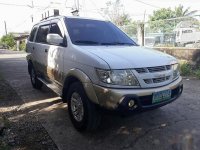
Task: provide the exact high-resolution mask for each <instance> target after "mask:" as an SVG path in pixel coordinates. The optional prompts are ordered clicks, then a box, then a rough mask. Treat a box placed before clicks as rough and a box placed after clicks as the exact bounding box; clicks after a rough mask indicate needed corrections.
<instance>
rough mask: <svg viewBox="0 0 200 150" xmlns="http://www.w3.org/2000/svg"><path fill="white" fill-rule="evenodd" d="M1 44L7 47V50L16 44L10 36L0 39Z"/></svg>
mask: <svg viewBox="0 0 200 150" xmlns="http://www.w3.org/2000/svg"><path fill="white" fill-rule="evenodd" d="M1 43H3V44H5V45H7V46H8V47H9V49H11V48H13V47H14V46H15V44H16V43H15V40H14V36H13V35H12V34H8V35H4V36H3V37H2V38H1Z"/></svg>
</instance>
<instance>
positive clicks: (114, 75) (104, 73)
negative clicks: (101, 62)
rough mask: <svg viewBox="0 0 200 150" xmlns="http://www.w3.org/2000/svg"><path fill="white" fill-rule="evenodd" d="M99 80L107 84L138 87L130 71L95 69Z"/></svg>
mask: <svg viewBox="0 0 200 150" xmlns="http://www.w3.org/2000/svg"><path fill="white" fill-rule="evenodd" d="M97 74H98V76H99V79H100V80H101V81H102V82H104V83H107V84H115V85H124V86H139V82H138V80H137V79H136V77H135V76H134V74H133V73H132V72H131V70H102V69H97Z"/></svg>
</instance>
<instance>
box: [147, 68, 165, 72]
mask: <svg viewBox="0 0 200 150" xmlns="http://www.w3.org/2000/svg"><path fill="white" fill-rule="evenodd" d="M147 69H148V71H149V72H151V73H152V72H161V71H165V70H166V67H165V66H158V67H148V68H147Z"/></svg>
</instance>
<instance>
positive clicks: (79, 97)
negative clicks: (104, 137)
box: [68, 82, 101, 131]
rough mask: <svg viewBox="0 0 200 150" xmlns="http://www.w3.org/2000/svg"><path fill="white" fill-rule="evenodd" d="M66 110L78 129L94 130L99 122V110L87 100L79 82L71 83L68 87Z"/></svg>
mask: <svg viewBox="0 0 200 150" xmlns="http://www.w3.org/2000/svg"><path fill="white" fill-rule="evenodd" d="M68 112H69V116H70V119H71V121H72V124H73V125H74V127H75V128H76V129H77V130H78V131H85V130H89V131H91V130H95V129H97V127H98V126H99V124H100V120H101V115H100V112H99V110H97V108H96V106H95V104H93V103H92V102H91V101H90V100H89V98H88V97H87V95H86V93H85V91H84V88H83V86H82V84H81V83H80V82H75V83H73V84H72V85H71V86H70V88H69V92H68Z"/></svg>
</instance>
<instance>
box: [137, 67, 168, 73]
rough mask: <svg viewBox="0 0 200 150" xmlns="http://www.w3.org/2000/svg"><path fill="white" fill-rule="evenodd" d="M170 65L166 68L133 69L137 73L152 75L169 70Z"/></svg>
mask: <svg viewBox="0 0 200 150" xmlns="http://www.w3.org/2000/svg"><path fill="white" fill-rule="evenodd" d="M171 68H172V67H171V65H166V66H156V67H147V68H135V70H136V71H137V73H154V72H162V71H166V70H171Z"/></svg>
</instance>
